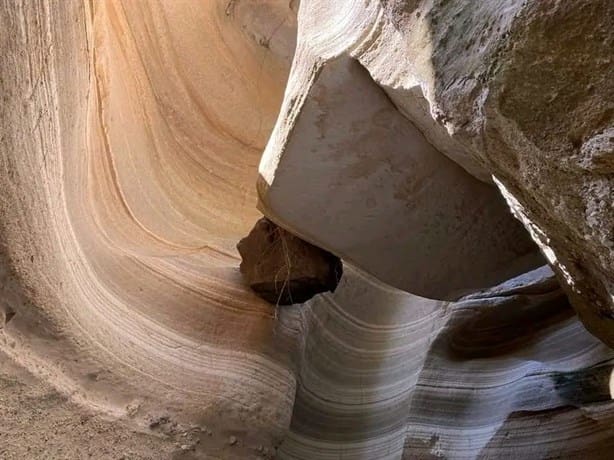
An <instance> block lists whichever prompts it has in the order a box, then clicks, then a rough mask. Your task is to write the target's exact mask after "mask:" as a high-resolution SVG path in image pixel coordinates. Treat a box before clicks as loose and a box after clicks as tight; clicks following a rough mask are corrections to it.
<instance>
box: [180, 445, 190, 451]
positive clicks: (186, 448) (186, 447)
mask: <svg viewBox="0 0 614 460" xmlns="http://www.w3.org/2000/svg"><path fill="white" fill-rule="evenodd" d="M181 450H190V446H189V445H188V444H182V445H181Z"/></svg>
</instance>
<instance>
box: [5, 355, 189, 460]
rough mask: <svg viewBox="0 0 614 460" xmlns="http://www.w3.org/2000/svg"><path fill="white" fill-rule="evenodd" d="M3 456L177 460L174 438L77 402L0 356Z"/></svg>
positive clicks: (22, 457) (8, 457) (16, 457)
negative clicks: (102, 414) (135, 427)
mask: <svg viewBox="0 0 614 460" xmlns="http://www.w3.org/2000/svg"><path fill="white" fill-rule="evenodd" d="M0 414H2V421H1V423H0V458H2V459H6V460H8V459H51V458H56V459H82V458H96V459H118V460H119V459H125V460H128V459H158V458H159V459H163V458H176V456H177V454H176V453H174V452H176V451H177V450H179V451H180V452H181V446H179V448H178V447H177V446H176V444H175V442H174V440H173V439H172V438H169V437H160V436H156V435H155V434H153V433H152V434H151V435H148V434H145V433H138V432H135V431H134V430H132V429H131V428H130V427H128V426H126V425H124V424H122V423H121V422H117V421H111V420H105V419H103V418H102V417H100V416H98V415H95V414H92V413H88V412H87V411H86V410H84V409H83V408H81V407H79V406H76V405H75V404H73V403H71V402H70V401H69V400H68V399H67V398H66V397H65V396H63V395H61V394H60V393H58V392H57V391H55V390H54V389H53V388H51V387H50V386H49V385H47V384H45V383H44V382H42V381H40V380H38V379H36V378H35V377H34V376H32V375H31V374H30V373H28V372H27V371H26V370H25V369H23V368H22V367H19V366H18V365H17V364H15V363H14V362H13V361H12V360H11V359H10V358H8V357H7V356H6V355H5V354H4V353H1V352H0Z"/></svg>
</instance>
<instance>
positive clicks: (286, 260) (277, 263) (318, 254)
mask: <svg viewBox="0 0 614 460" xmlns="http://www.w3.org/2000/svg"><path fill="white" fill-rule="evenodd" d="M237 249H238V250H239V253H240V254H241V257H242V259H243V260H242V262H241V267H240V269H241V273H242V274H243V276H244V277H245V279H246V281H247V283H248V284H249V285H250V287H251V288H252V289H253V290H254V292H255V293H256V294H258V295H259V296H260V297H262V298H263V299H264V300H266V301H267V302H270V303H272V304H276V305H292V304H296V303H303V302H306V301H307V300H309V299H311V298H312V297H313V296H314V295H316V294H319V293H321V292H327V291H331V292H334V291H335V288H336V287H337V284H339V280H340V279H341V275H342V273H343V265H342V263H341V260H340V259H339V258H338V257H337V256H335V255H333V254H331V253H330V252H328V251H325V250H324V249H320V248H318V247H317V246H314V245H312V244H309V243H307V242H306V241H303V240H302V239H300V238H298V237H296V236H294V235H292V234H291V233H289V232H287V231H286V230H284V229H283V228H281V227H278V226H277V225H275V224H274V223H273V222H271V221H270V220H269V219H267V218H265V217H263V218H262V219H260V220H259V221H258V222H256V225H255V226H254V228H253V229H252V231H251V232H250V233H249V235H248V236H247V237H245V238H243V239H242V240H241V241H239V244H237Z"/></svg>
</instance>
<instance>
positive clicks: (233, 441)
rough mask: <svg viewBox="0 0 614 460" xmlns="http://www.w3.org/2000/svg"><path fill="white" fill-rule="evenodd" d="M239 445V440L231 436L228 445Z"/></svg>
mask: <svg viewBox="0 0 614 460" xmlns="http://www.w3.org/2000/svg"><path fill="white" fill-rule="evenodd" d="M236 443H237V438H236V437H235V436H231V437H230V438H228V444H230V445H231V446H234V445H235V444H236Z"/></svg>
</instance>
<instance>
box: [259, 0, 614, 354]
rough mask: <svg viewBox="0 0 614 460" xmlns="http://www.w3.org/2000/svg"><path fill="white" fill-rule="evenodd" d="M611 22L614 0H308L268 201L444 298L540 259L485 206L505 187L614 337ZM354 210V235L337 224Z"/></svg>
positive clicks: (363, 259) (276, 137) (573, 289)
mask: <svg viewBox="0 0 614 460" xmlns="http://www.w3.org/2000/svg"><path fill="white" fill-rule="evenodd" d="M322 17H326V18H327V20H326V23H325V25H326V27H325V28H324V30H325V32H323V31H322V30H323V29H322V26H323V24H322V23H321V22H320V21H319V20H318V18H322ZM613 22H614V5H613V4H612V2H609V1H607V0H604V1H598V2H593V1H582V0H581V1H577V2H556V3H552V2H524V1H519V0H497V1H492V2H479V3H474V2H446V1H426V0H425V1H403V0H394V1H367V0H364V1H360V0H346V1H341V2H335V6H334V7H332V6H331V4H330V2H327V1H324V0H305V1H303V2H301V7H300V11H299V24H301V27H299V32H298V45H297V52H296V55H295V60H294V64H293V67H292V70H291V74H290V79H289V82H288V86H287V90H286V96H285V99H284V103H283V105H282V109H281V113H280V117H279V119H278V122H277V124H276V127H275V129H274V132H273V134H272V136H271V140H270V141H269V144H268V146H267V149H266V151H265V154H264V156H263V160H262V162H261V165H260V172H261V177H260V182H259V192H260V200H261V208H262V209H263V210H264V211H265V213H270V214H271V215H273V216H275V218H276V219H278V220H279V221H282V222H284V224H285V225H287V226H288V227H290V228H293V229H294V228H297V227H298V226H299V224H298V221H299V220H300V213H304V214H305V215H307V216H309V222H308V223H307V224H303V225H300V229H298V228H297V231H298V230H300V231H302V232H303V233H304V234H305V236H306V237H307V238H308V239H310V240H311V241H314V242H317V243H318V244H321V245H323V246H325V247H327V248H328V249H329V250H332V251H333V252H335V251H336V252H337V253H340V254H342V255H344V256H345V257H347V258H348V259H350V260H352V261H354V262H355V263H356V264H358V265H359V266H361V267H362V268H363V269H365V270H368V271H369V272H371V273H373V274H375V275H376V276H378V277H380V278H381V279H383V280H385V281H387V282H389V283H392V284H394V285H396V286H398V287H401V288H403V289H406V290H409V291H410V292H414V293H418V294H422V295H426V296H430V297H439V298H446V297H453V296H454V294H455V293H458V292H459V291H461V292H462V290H463V288H469V289H470V288H475V287H478V286H479V285H480V284H481V285H483V286H484V285H488V283H491V284H492V282H493V281H496V280H497V279H498V280H502V279H504V278H505V277H506V276H508V275H509V274H510V273H509V271H508V272H505V271H503V272H500V271H499V270H500V269H499V268H498V267H499V266H500V265H504V266H505V267H507V268H508V270H512V267H515V268H517V269H518V272H520V271H522V270H524V269H526V267H527V264H530V263H531V262H530V261H529V260H527V257H526V256H527V255H528V254H529V253H530V248H529V246H527V245H526V244H525V243H523V237H522V236H521V235H520V234H518V233H516V232H515V230H512V229H514V228H515V224H514V223H512V222H511V219H507V220H506V218H505V217H504V215H503V213H502V211H496V212H492V211H487V209H494V208H493V206H496V204H495V203H496V199H495V197H494V196H495V195H496V193H495V189H494V185H493V183H494V184H496V186H497V187H498V188H499V191H500V192H501V194H502V195H503V196H504V197H505V199H506V200H507V203H508V205H509V207H510V208H511V211H512V213H513V214H514V215H515V216H516V217H517V218H518V219H519V220H520V221H521V222H522V223H523V224H524V226H525V228H526V229H527V230H528V232H529V233H530V234H531V236H532V237H533V240H534V241H535V242H536V243H537V245H538V246H539V247H540V249H541V251H542V253H543V254H544V255H545V256H546V258H547V259H548V261H549V262H550V263H551V265H552V267H553V268H554V270H555V272H556V273H557V275H558V277H559V279H560V280H561V282H562V283H563V285H564V286H565V289H566V291H567V293H568V295H569V296H570V297H571V299H572V302H573V305H574V307H575V308H576V311H577V312H578V314H579V316H580V318H581V319H582V321H583V322H584V324H585V325H586V326H587V327H588V328H589V329H590V330H591V331H592V332H593V333H594V334H596V335H597V336H598V337H600V338H601V339H602V340H604V341H605V342H606V343H608V344H609V345H614V300H613V294H614V287H613V286H614V281H613V278H614V234H613V231H614V230H613V229H614V178H613V177H614V176H613V175H612V167H611V163H612V155H613V153H612V148H611V147H612V144H611V142H612V141H611V132H612V129H614V128H613V123H614V121H613V117H614V106H613V104H614V102H613V99H612V94H614V80H613V79H612V78H611V67H612V59H614V56H613V55H612V49H614V41H613V40H614V37H613V34H612V32H611V24H612V23H613ZM352 69H354V70H352ZM358 88H360V89H358ZM377 94H380V95H382V96H381V97H382V100H381V102H379V104H381V107H382V108H381V109H379V111H378V108H377V107H378V106H377V104H378V103H377V102H375V100H374V98H376V97H377V96H376V95H377ZM385 107H388V108H389V112H393V113H394V115H390V114H388V115H386V116H388V117H389V118H388V119H387V120H386V121H385V122H381V121H380V120H382V117H383V116H384V115H383V114H386V111H385V109H384V108H385ZM400 114H402V115H403V116H404V119H405V120H406V121H405V123H406V124H407V127H404V128H399V126H400V125H399V123H400V124H401V125H402V123H403V122H400V121H398V120H397V118H398V117H400ZM392 120H394V121H392ZM401 139H403V140H401ZM444 156H445V157H447V158H449V159H450V160H452V161H447V159H446V158H445V157H444ZM333 158H334V160H333ZM337 158H338V159H337ZM434 162H439V163H438V164H437V166H434ZM454 163H456V165H454ZM307 164H308V165H309V166H305V165H307ZM331 164H333V166H330V165H331ZM429 164H433V166H431V167H429V166H428V165H429ZM337 165H339V166H338V168H339V169H338V170H334V172H333V173H331V176H332V177H331V178H328V176H327V175H326V173H323V171H322V170H324V169H326V170H328V168H329V167H330V168H333V169H334V168H335V167H337ZM452 165H454V167H456V169H455V170H454V168H453V166H452ZM457 165H458V166H457ZM297 170H300V171H301V172H302V174H301V175H300V176H297V175H295V174H294V171H297ZM452 170H454V171H455V172H454V174H456V176H458V177H463V181H464V182H463V183H460V182H459V181H458V180H453V179H451V176H450V175H451V174H452V172H448V171H452ZM398 175H400V176H401V177H400V179H397V177H398ZM445 175H447V177H445V178H441V179H440V177H441V176H445ZM472 176H473V177H472ZM474 178H476V179H480V180H482V181H485V182H487V183H489V184H490V185H481V188H480V186H478V181H477V180H476V179H474ZM440 180H441V182H439V181H440ZM472 180H473V181H474V182H475V183H474V184H473V183H471V181H472ZM398 181H400V182H401V183H402V184H403V185H402V187H403V188H402V190H403V191H404V193H400V192H399V185H397V182H398ZM444 183H445V184H446V185H445V186H444V185H443V184H444ZM469 184H472V185H469ZM472 187H473V188H472ZM313 189H318V190H322V189H325V190H326V192H322V193H321V195H318V194H315V193H313ZM350 190H352V192H350ZM443 190H445V193H444V192H443ZM302 191H305V192H304V194H302ZM328 191H334V195H333V196H335V197H336V196H338V195H339V194H340V193H341V194H342V198H341V199H340V200H338V201H337V200H334V199H333V200H331V199H330V193H328ZM339 191H341V192H339ZM353 191H356V192H357V193H356V194H353ZM343 192H345V195H343ZM439 194H441V195H439ZM288 195H289V196H290V197H295V196H297V195H298V196H300V197H301V200H302V202H304V203H305V205H304V207H303V208H301V210H300V212H298V211H297V207H296V203H295V202H293V199H292V198H284V197H286V196H288ZM347 202H351V203H352V204H351V205H348V206H345V205H344V203H347ZM486 203H490V204H486ZM489 206H491V208H489ZM497 213H498V214H497ZM339 215H342V216H343V217H342V219H339V220H335V219H334V218H332V217H331V216H339ZM320 216H323V217H320ZM341 220H342V222H341ZM373 221H377V222H378V225H369V224H370V223H371V222H373ZM343 222H345V223H346V227H347V228H348V229H349V230H350V232H349V233H350V235H351V237H350V239H347V238H342V237H337V236H336V235H338V234H341V233H343V230H342V225H343ZM451 223H453V224H451ZM401 226H405V227H404V230H405V232H403V231H402V230H401V229H400V227H401ZM476 227H479V228H476ZM356 228H361V229H363V231H362V232H360V233H358V232H356V231H355V229H356ZM473 238H475V239H476V240H477V241H472V239H473ZM366 241H368V242H369V243H368V244H365V242H366ZM446 242H447V243H448V245H447V246H446ZM388 244H389V245H390V246H391V247H395V248H397V249H396V250H395V251H387V248H388V246H387V245H388ZM444 247H445V250H444V253H445V254H442V253H440V251H441V250H443V248H444ZM370 251H373V252H376V251H377V252H378V254H379V257H377V258H376V257H373V254H372V253H371V252H370ZM523 255H525V257H524V259H523V258H522V257H520V256H523ZM401 260H402V261H403V262H401ZM468 261H470V274H468V273H467V270H468V265H467V262H468ZM533 263H535V262H534V261H533ZM414 264H415V265H414ZM518 264H519V265H518ZM404 276H406V277H407V278H409V279H407V278H404Z"/></svg>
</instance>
